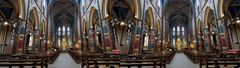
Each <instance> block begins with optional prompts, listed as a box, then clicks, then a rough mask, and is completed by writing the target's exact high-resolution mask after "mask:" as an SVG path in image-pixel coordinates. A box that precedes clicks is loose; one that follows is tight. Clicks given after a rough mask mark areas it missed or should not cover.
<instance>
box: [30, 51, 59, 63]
mask: <svg viewBox="0 0 240 68" xmlns="http://www.w3.org/2000/svg"><path fill="white" fill-rule="evenodd" d="M59 54H60V52H53V51H52V52H42V53H35V54H29V55H27V56H28V57H29V58H31V59H39V58H43V59H47V62H48V63H50V64H52V63H53V62H54V61H55V60H56V59H57V57H58V56H59Z"/></svg>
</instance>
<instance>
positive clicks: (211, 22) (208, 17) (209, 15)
mask: <svg viewBox="0 0 240 68" xmlns="http://www.w3.org/2000/svg"><path fill="white" fill-rule="evenodd" d="M204 17H205V19H204V22H205V23H204V25H205V28H206V32H208V33H205V34H206V35H205V36H206V37H205V38H204V39H205V48H207V49H216V47H217V26H218V25H217V23H216V20H215V19H216V18H215V15H214V11H213V10H212V9H210V8H209V7H207V8H206V10H205V16H204Z"/></svg>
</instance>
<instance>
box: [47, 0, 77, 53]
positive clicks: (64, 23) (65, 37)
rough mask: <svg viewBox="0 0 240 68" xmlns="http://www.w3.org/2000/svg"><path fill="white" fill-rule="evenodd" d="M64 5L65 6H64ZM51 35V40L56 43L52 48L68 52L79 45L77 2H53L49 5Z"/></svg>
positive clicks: (60, 0) (70, 0)
mask: <svg viewBox="0 0 240 68" xmlns="http://www.w3.org/2000/svg"><path fill="white" fill-rule="evenodd" d="M63 4H64V5H63ZM48 11H49V14H50V15H49V17H50V22H53V23H51V24H50V26H51V27H49V28H51V29H50V31H51V32H50V33H52V34H50V35H49V39H51V41H53V42H54V41H55V42H54V44H53V45H52V46H51V47H54V48H57V49H60V50H62V51H67V50H70V49H73V48H75V45H76V44H78V42H79V41H77V40H78V37H77V36H78V32H76V31H78V30H79V29H77V27H79V26H77V25H78V23H77V22H78V19H77V17H78V16H79V15H78V14H79V7H78V5H77V2H76V1H75V0H53V1H52V2H51V3H50V5H49V10H48Z"/></svg>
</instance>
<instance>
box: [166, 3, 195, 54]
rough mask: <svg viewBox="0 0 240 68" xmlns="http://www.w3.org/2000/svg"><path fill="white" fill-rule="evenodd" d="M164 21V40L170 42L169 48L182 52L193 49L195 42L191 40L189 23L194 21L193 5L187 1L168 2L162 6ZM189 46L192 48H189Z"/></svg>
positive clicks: (191, 34)
mask: <svg viewBox="0 0 240 68" xmlns="http://www.w3.org/2000/svg"><path fill="white" fill-rule="evenodd" d="M163 12H164V16H165V17H164V19H165V21H166V22H167V23H165V24H166V25H167V26H166V28H165V29H166V30H168V31H165V32H164V33H166V36H165V39H164V40H168V39H169V42H170V46H167V47H172V48H175V49H176V50H183V49H185V48H188V47H189V48H190V49H195V48H196V46H195V44H194V43H195V42H196V41H190V40H193V39H194V37H195V36H193V32H192V31H194V30H193V28H194V27H193V26H192V24H193V23H191V22H192V21H193V20H194V19H193V18H192V15H193V5H192V2H190V1H189V0H168V1H167V2H166V3H165V5H164V10H163ZM190 44H191V46H192V47H190Z"/></svg>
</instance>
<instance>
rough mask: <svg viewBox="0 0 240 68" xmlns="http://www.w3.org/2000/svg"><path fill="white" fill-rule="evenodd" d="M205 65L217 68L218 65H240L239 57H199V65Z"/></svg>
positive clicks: (206, 67)
mask: <svg viewBox="0 0 240 68" xmlns="http://www.w3.org/2000/svg"><path fill="white" fill-rule="evenodd" d="M203 65H205V68H208V67H209V65H214V67H215V68H219V65H238V67H240V66H239V65H240V58H202V59H200V63H199V67H200V68H202V66H203Z"/></svg>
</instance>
